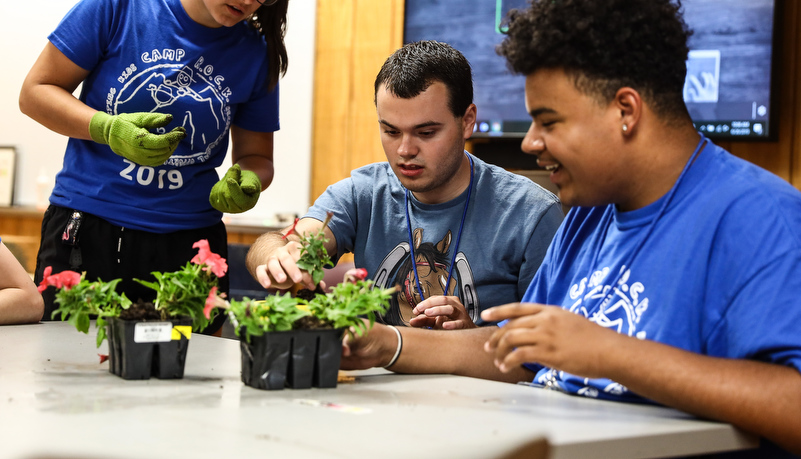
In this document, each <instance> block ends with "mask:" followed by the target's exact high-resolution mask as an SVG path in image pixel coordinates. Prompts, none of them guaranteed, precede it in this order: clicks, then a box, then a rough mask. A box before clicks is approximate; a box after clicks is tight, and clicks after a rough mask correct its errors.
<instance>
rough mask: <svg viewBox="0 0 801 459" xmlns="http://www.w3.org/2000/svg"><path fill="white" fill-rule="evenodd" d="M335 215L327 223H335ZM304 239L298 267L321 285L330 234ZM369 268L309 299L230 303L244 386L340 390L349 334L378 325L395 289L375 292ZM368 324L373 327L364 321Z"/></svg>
mask: <svg viewBox="0 0 801 459" xmlns="http://www.w3.org/2000/svg"><path fill="white" fill-rule="evenodd" d="M330 218H331V215H330V214H329V216H328V218H327V219H326V221H325V224H327V223H328V221H329V220H330ZM325 224H324V226H323V228H321V229H320V230H319V231H318V232H316V233H313V234H310V235H304V236H302V237H301V245H302V248H301V257H300V259H301V261H299V262H298V265H299V266H300V267H301V268H302V269H304V270H306V271H308V272H309V273H311V274H312V279H313V280H314V282H315V283H316V284H319V282H320V281H321V280H322V276H323V273H324V271H323V269H324V267H325V266H327V265H330V264H331V260H330V258H329V256H328V252H327V251H326V249H325V246H324V244H325V235H324V232H323V229H324V228H325ZM366 275H367V272H366V271H365V270H364V269H355V270H351V271H349V272H348V273H346V275H345V279H344V280H343V282H341V283H339V284H337V285H336V286H334V287H333V289H331V291H330V292H328V293H323V292H322V290H320V289H318V290H317V292H316V293H314V292H312V295H309V296H307V297H301V296H295V297H293V296H291V294H290V293H285V294H277V295H271V296H268V297H267V298H265V299H264V300H263V301H253V300H250V299H248V298H245V299H244V300H243V301H232V302H231V303H230V304H228V303H225V302H218V303H217V304H216V306H220V307H228V308H229V311H228V313H229V317H231V321H232V322H233V323H234V325H235V327H236V332H237V335H238V336H239V337H240V343H241V348H242V381H243V382H244V383H245V384H246V385H249V386H252V387H256V388H259V389H283V388H284V387H285V386H288V387H290V388H294V389H305V388H309V387H319V388H326V387H336V385H337V374H338V372H339V362H340V358H341V355H342V338H343V336H344V333H345V332H346V331H347V332H348V333H350V331H349V330H351V329H352V330H354V331H355V333H357V334H359V335H361V334H363V333H364V332H366V331H367V330H369V328H370V327H371V326H372V325H373V323H374V322H375V318H376V314H381V313H384V312H386V310H387V309H388V308H389V301H390V298H391V296H392V294H393V293H394V292H395V289H394V288H392V289H378V288H373V282H372V281H370V280H365V277H366ZM363 318H365V319H367V323H365V321H364V320H363Z"/></svg>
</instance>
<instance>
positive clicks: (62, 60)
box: [19, 42, 97, 140]
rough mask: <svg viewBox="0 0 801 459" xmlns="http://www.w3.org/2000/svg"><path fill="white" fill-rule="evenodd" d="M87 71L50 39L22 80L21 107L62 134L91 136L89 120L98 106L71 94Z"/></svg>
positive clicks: (79, 136) (84, 77)
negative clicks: (84, 101) (90, 104)
mask: <svg viewBox="0 0 801 459" xmlns="http://www.w3.org/2000/svg"><path fill="white" fill-rule="evenodd" d="M88 75H89V71H88V70H85V69H82V68H80V67H78V66H77V65H76V64H75V63H74V62H72V61H71V60H70V59H69V58H68V57H67V56H65V55H64V53H62V52H61V51H59V50H58V48H56V47H55V46H54V45H53V44H52V43H50V42H48V43H47V45H45V48H44V50H43V51H42V53H41V54H40V55H39V58H38V59H37V60H36V63H34V65H33V67H32V68H31V70H30V71H29V72H28V75H27V76H26V77H25V81H24V82H23V83H22V90H21V91H20V96H19V107H20V110H21V111H22V113H24V114H26V115H28V116H30V117H31V118H33V119H34V120H36V121H38V122H39V123H41V124H42V125H43V126H45V127H47V128H49V129H50V130H52V131H55V132H57V133H59V134H63V135H65V136H68V137H73V138H76V139H84V140H91V139H92V138H91V136H90V135H89V122H90V121H91V119H92V116H93V115H94V114H95V113H96V112H97V110H95V109H93V108H91V107H89V106H87V105H86V104H84V103H83V102H81V101H80V100H78V99H77V98H76V97H75V96H74V95H73V94H72V93H73V91H75V88H77V87H78V85H79V84H80V83H81V82H82V81H83V80H84V79H86V77H87V76H88Z"/></svg>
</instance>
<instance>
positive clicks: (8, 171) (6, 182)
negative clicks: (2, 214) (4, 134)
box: [0, 146, 17, 207]
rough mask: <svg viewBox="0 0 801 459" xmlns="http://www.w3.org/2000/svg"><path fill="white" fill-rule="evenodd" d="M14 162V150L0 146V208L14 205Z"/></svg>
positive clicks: (15, 151) (15, 157) (15, 152)
mask: <svg viewBox="0 0 801 459" xmlns="http://www.w3.org/2000/svg"><path fill="white" fill-rule="evenodd" d="M16 162H17V150H16V148H14V147H7V146H0V206H2V207H11V206H12V205H13V204H14V176H15V172H16Z"/></svg>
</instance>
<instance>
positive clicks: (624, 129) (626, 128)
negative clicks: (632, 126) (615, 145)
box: [623, 124, 629, 132]
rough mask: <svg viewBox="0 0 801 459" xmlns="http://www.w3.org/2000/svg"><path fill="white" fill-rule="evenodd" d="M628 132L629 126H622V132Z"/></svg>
mask: <svg viewBox="0 0 801 459" xmlns="http://www.w3.org/2000/svg"><path fill="white" fill-rule="evenodd" d="M628 130H629V125H628V124H624V125H623V132H627V131H628Z"/></svg>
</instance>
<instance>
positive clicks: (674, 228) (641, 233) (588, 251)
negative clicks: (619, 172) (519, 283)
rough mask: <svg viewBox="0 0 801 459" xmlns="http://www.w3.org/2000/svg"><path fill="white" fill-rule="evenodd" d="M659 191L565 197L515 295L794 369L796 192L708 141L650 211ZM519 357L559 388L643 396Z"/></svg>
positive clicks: (798, 279)
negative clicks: (568, 200) (627, 202)
mask: <svg viewBox="0 0 801 459" xmlns="http://www.w3.org/2000/svg"><path fill="white" fill-rule="evenodd" d="M666 196H667V195H666ZM665 199H666V197H663V198H662V199H660V200H659V201H657V202H655V203H653V204H651V205H649V206H647V207H644V208H642V209H638V210H634V211H630V212H619V211H618V210H617V209H616V208H615V207H614V206H612V205H610V206H605V207H592V208H573V209H572V210H571V211H570V212H569V213H568V215H567V217H566V218H565V223H564V225H563V226H562V228H561V229H560V231H559V233H558V234H557V235H556V237H555V238H554V241H553V244H552V245H551V247H550V248H549V250H548V254H547V255H546V257H545V260H544V261H543V264H542V267H541V269H540V271H539V272H538V273H537V275H536V276H535V278H534V280H533V282H532V284H531V287H530V288H529V289H528V291H527V292H526V295H525V297H524V298H523V301H524V302H532V303H542V304H548V305H556V306H561V307H562V308H563V309H567V310H570V311H572V312H574V313H576V314H581V315H582V316H584V317H587V318H589V320H591V321H592V322H594V323H596V324H598V325H601V326H603V327H606V328H609V329H612V330H615V331H617V332H618V333H623V334H626V335H629V336H633V337H637V338H639V339H648V340H653V341H657V342H660V343H664V344H668V345H671V346H674V347H678V348H681V349H685V350H687V351H692V352H696V353H699V354H704V355H709V356H713V357H723V358H737V359H753V360H759V361H763V362H770V363H775V364H779V365H787V366H790V367H793V368H795V369H797V370H799V371H801V332H799V324H801V297H799V295H798V292H799V291H801V232H799V228H801V193H799V192H798V190H796V189H795V188H793V187H792V186H791V185H789V184H788V183H787V182H785V181H783V180H781V179H780V178H779V177H776V176H775V175H773V174H770V173H769V172H767V171H764V170H762V169H760V168H758V167H756V166H754V165H752V164H750V163H748V162H746V161H744V160H742V159H739V158H736V157H734V156H733V155H731V154H730V153H728V152H726V151H725V150H723V149H722V148H720V147H717V146H715V145H712V144H709V145H708V146H707V147H706V148H705V149H704V150H703V151H702V152H701V153H700V155H699V156H698V158H697V159H696V161H695V163H694V164H693V165H692V166H691V167H690V168H689V169H688V171H687V173H686V175H685V177H684V178H683V180H682V181H681V182H680V184H679V186H678V188H677V189H676V192H675V195H674V196H673V198H672V200H671V201H670V204H669V206H668V207H667V208H666V210H665V211H664V213H663V214H662V215H661V216H659V213H660V209H661V207H662V204H663V203H664V200H665ZM657 217H658V219H657ZM655 219H656V220H655ZM651 226H653V228H651ZM649 230H650V235H648V236H647V239H645V240H644V241H643V238H644V237H645V235H646V233H648V231H649ZM641 242H642V244H641ZM640 244H641V246H640ZM638 246H640V247H639V250H636V249H637V247H638ZM635 251H636V253H635ZM613 284H614V285H613ZM632 365H637V363H636V362H632ZM526 366H527V367H528V368H529V369H531V370H533V371H536V372H537V376H536V378H535V382H537V383H540V384H545V383H547V382H548V381H549V380H550V381H551V384H556V385H557V386H558V388H560V389H562V390H564V391H566V392H569V393H574V394H580V395H585V396H588V397H594V398H603V399H612V400H624V401H644V400H643V399H642V398H641V397H640V396H638V395H637V394H634V393H631V392H630V391H628V389H627V388H626V387H624V386H622V385H620V384H617V383H615V382H614V381H610V380H608V379H586V378H581V377H577V376H574V375H570V374H567V373H564V372H553V371H551V370H550V369H548V368H543V367H542V366H541V365H538V364H528V365H526Z"/></svg>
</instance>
